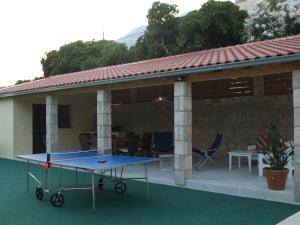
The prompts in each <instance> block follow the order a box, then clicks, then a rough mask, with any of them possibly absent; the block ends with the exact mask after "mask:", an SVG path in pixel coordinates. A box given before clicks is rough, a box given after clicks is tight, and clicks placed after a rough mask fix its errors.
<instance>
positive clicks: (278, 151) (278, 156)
mask: <svg viewBox="0 0 300 225" xmlns="http://www.w3.org/2000/svg"><path fill="white" fill-rule="evenodd" d="M267 128H268V133H267V140H268V144H267V145H264V146H263V149H262V150H263V154H264V156H265V162H266V163H268V164H269V166H270V167H269V168H264V174H265V176H266V178H267V183H268V187H269V189H272V190H284V189H285V184H286V179H287V175H288V172H289V170H288V169H287V168H285V166H286V165H287V163H288V160H289V156H290V151H288V150H289V148H291V147H290V146H286V145H285V144H284V142H283V140H282V135H281V133H280V131H279V129H278V128H277V126H276V125H275V124H273V123H271V124H269V125H268V126H267Z"/></svg>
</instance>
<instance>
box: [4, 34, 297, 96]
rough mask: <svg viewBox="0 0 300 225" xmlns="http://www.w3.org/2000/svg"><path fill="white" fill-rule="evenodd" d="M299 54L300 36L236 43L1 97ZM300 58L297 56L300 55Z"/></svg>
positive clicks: (33, 85) (45, 82) (37, 84)
mask: <svg viewBox="0 0 300 225" xmlns="http://www.w3.org/2000/svg"><path fill="white" fill-rule="evenodd" d="M298 53H300V35H296V36H291V37H286V38H279V39H274V40H269V41H259V42H253V43H247V44H242V45H236V46H229V47H223V48H217V49H210V50H204V51H198V52H191V53H186V54H181V55H174V56H169V57H163V58H157V59H150V60H144V61H139V62H133V63H127V64H121V65H115V66H108V67H102V68H97V69H92V70H86V71H81V72H75V73H69V74H63V75H57V76H52V77H49V78H45V79H41V80H36V81H32V82H28V83H24V84H20V85H14V86H10V87H6V88H1V89H0V96H1V95H7V94H12V93H13V94H17V93H20V94H21V93H26V92H27V91H32V90H38V89H40V91H43V90H42V89H46V88H51V87H63V86H66V85H68V86H69V85H74V87H75V86H76V85H78V84H82V83H91V82H95V81H104V80H114V79H118V78H126V77H134V76H143V75H144V76H145V77H147V75H149V74H155V73H157V74H159V73H161V72H168V71H178V70H182V69H189V68H200V67H205V66H210V65H225V64H228V63H234V62H243V61H250V60H257V59H264V58H270V57H274V58H275V57H278V56H287V55H293V54H298ZM299 59H300V58H299Z"/></svg>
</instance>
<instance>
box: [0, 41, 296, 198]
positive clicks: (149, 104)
mask: <svg viewBox="0 0 300 225" xmlns="http://www.w3.org/2000/svg"><path fill="white" fill-rule="evenodd" d="M297 43H300V36H294V37H291V38H286V39H277V40H272V41H266V42H259V43H251V44H247V45H241V46H233V47H228V48H220V49H213V50H209V51H202V52H195V53H188V54H183V55H178V56H171V57H166V58H162V59H153V60H148V61H142V62H137V63H131V64H124V65H117V66H112V67H106V68H98V69H94V70H89V71H82V72H77V73H73V74H68V75H60V76H56V77H50V78H46V79H43V80H37V81H33V82H30V83H27V84H26V83H25V84H22V85H18V86H14V87H8V88H4V89H1V90H0V95H1V97H3V99H1V102H0V104H2V105H8V106H9V107H8V108H7V109H8V110H10V111H9V112H8V113H6V114H5V115H3V116H1V115H0V122H2V124H5V123H8V122H9V121H10V120H12V124H13V128H14V129H13V131H12V133H13V144H12V145H7V146H5V149H7V151H6V152H5V154H4V157H6V158H13V157H15V156H16V155H18V154H31V153H33V152H34V150H33V149H34V148H35V147H37V148H36V152H42V151H46V152H48V153H51V152H54V151H57V150H66V149H80V147H81V146H80V145H81V143H80V140H79V135H80V134H81V133H93V134H96V136H95V140H94V142H95V143H94V146H95V148H96V150H97V151H98V153H99V154H107V153H112V152H113V150H114V146H113V143H114V138H115V134H114V131H113V128H115V127H118V132H122V133H129V132H133V133H135V134H137V135H139V136H140V137H141V136H142V134H143V133H144V132H149V133H155V132H172V134H173V147H174V152H173V154H174V166H173V167H172V168H173V169H171V170H161V168H160V167H159V165H156V166H152V167H151V169H150V173H149V175H150V176H151V177H150V180H151V181H153V182H159V183H166V184H171V185H180V186H187V187H190V188H194V189H199V190H207V191H213V192H220V193H225V194H231V195H240V196H247V197H255V198H264V199H268V200H275V201H283V202H294V200H296V201H299V200H300V189H299V188H300V186H299V183H300V178H299V171H300V167H299V165H298V164H299V162H300V161H299V152H300V147H299V145H300V129H299V127H300V111H299V108H300V63H299V60H300V56H299V53H300V48H299V47H298V46H299V45H300V44H299V45H298V44H297ZM2 100H3V101H2ZM34 105H42V106H41V108H40V109H35V107H34ZM0 106H1V105H0ZM8 114H10V115H11V114H12V115H14V116H13V118H9V120H7V119H6V117H7V115H8ZM38 115H43V116H42V119H41V118H40V117H39V116H38ZM36 120H38V121H42V122H41V123H35V121H36ZM269 121H276V123H277V124H278V126H279V127H280V129H281V131H282V133H283V134H284V138H285V140H293V141H294V144H295V160H294V168H295V173H294V174H295V175H294V178H291V179H289V180H288V185H287V189H286V191H282V192H272V191H269V190H267V188H266V184H265V181H264V178H263V177H259V176H258V174H257V171H256V170H255V168H256V166H255V164H256V162H255V161H253V168H254V169H253V171H252V172H251V173H249V172H248V170H247V167H246V166H244V165H243V167H242V168H241V169H236V168H234V170H232V171H231V172H229V171H228V152H229V151H234V150H247V146H249V145H255V144H256V138H257V137H258V136H259V135H261V134H264V132H265V125H266V123H268V122H269ZM35 124H36V125H37V126H36V127H35ZM39 124H44V125H43V126H40V125H39ZM41 130H43V132H41ZM35 131H36V132H37V134H38V135H37V136H36V138H34V137H35ZM217 132H221V133H222V134H223V135H224V138H223V140H222V143H221V146H220V148H219V149H218V151H217V152H216V153H215V155H214V156H213V158H214V160H215V161H216V162H217V163H216V164H217V165H210V164H208V165H206V167H204V168H201V170H199V171H196V170H193V161H194V163H195V160H196V159H195V158H193V154H192V148H197V149H208V147H209V146H210V145H211V143H212V142H213V140H214V137H215V135H216V133H217ZM0 134H1V133H0ZM7 135H8V134H7V133H3V134H2V136H3V137H4V139H5V138H6V137H7ZM150 154H152V153H150ZM251 163H252V162H251ZM139 172H140V169H139V167H133V168H132V169H130V170H129V173H131V174H134V173H139ZM294 184H295V185H294ZM293 199H294V200H293Z"/></svg>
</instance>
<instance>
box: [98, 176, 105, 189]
mask: <svg viewBox="0 0 300 225" xmlns="http://www.w3.org/2000/svg"><path fill="white" fill-rule="evenodd" d="M103 186H104V182H103V178H102V177H101V178H100V179H99V180H98V189H99V190H100V191H102V190H103Z"/></svg>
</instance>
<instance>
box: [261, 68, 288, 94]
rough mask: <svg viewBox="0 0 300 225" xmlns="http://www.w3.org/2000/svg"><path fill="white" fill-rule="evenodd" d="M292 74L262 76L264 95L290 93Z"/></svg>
mask: <svg viewBox="0 0 300 225" xmlns="http://www.w3.org/2000/svg"><path fill="white" fill-rule="evenodd" d="M292 92H293V88H292V75H291V74H290V73H283V74H276V75H268V76H265V77H264V93H265V95H284V94H291V93H292Z"/></svg>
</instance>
